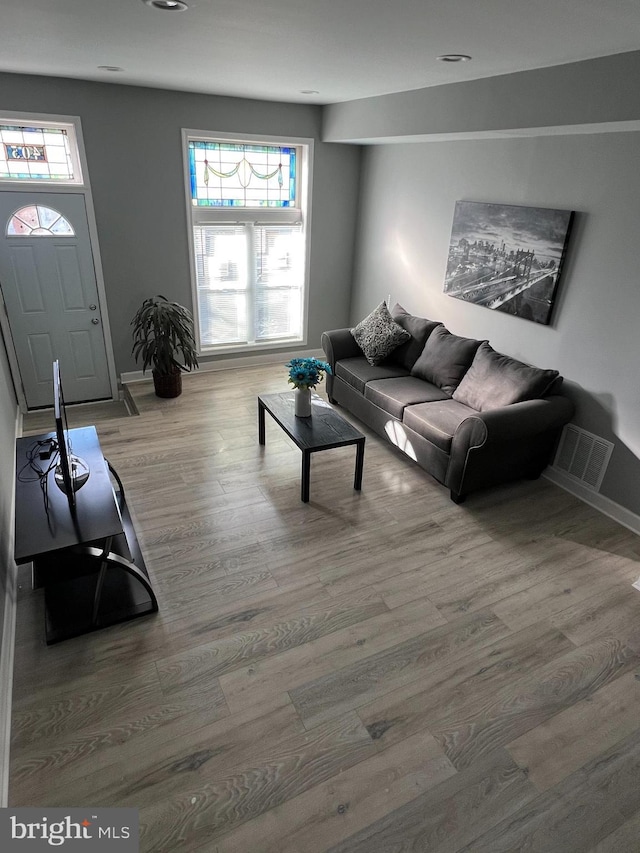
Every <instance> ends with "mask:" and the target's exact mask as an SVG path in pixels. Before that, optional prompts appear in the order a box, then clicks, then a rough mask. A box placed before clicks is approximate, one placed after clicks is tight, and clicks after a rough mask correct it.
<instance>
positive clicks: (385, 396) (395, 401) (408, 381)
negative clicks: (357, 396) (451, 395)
mask: <svg viewBox="0 0 640 853" xmlns="http://www.w3.org/2000/svg"><path fill="white" fill-rule="evenodd" d="M364 396H365V397H366V399H367V400H370V401H371V402H372V403H375V404H376V406H378V407H379V408H381V409H384V411H385V412H389V414H390V415H393V416H394V418H398V419H401V418H402V412H403V410H404V408H405V406H411V405H413V404H415V403H425V402H427V401H429V400H447V399H448V397H447V395H446V394H444V393H443V391H441V389H440V388H436V386H435V385H432V384H431V383H430V382H425V381H424V380H423V379H418V378H417V377H416V376H398V377H395V378H394V379H374V380H373V381H372V382H368V383H367V385H366V386H365V389H364Z"/></svg>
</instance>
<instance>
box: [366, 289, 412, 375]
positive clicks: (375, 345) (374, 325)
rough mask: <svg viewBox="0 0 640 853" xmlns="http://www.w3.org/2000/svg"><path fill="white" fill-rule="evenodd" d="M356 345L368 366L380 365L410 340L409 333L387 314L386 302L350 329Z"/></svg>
mask: <svg viewBox="0 0 640 853" xmlns="http://www.w3.org/2000/svg"><path fill="white" fill-rule="evenodd" d="M351 334H352V335H353V337H354V338H355V340H356V343H357V344H358V346H359V347H360V349H361V350H362V352H363V353H364V354H365V357H366V359H367V361H368V362H369V364H380V363H381V362H383V361H384V360H385V358H387V357H388V356H389V355H391V353H392V352H393V350H394V349H395V348H396V347H397V346H400V344H402V343H404V342H405V341H408V340H409V339H410V338H411V335H410V334H409V332H407V331H406V330H405V329H403V328H402V326H400V325H398V323H396V321H395V320H394V319H393V317H392V316H391V314H390V313H389V309H388V308H387V304H386V302H381V303H380V305H378V307H377V308H376V309H375V310H373V311H372V312H371V314H369V316H368V317H365V318H364V320H362V321H361V322H360V323H358V325H357V326H356V327H355V328H353V329H351Z"/></svg>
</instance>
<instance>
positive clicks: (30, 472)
mask: <svg viewBox="0 0 640 853" xmlns="http://www.w3.org/2000/svg"><path fill="white" fill-rule="evenodd" d="M43 451H44V453H45V454H46V453H48V454H49V458H48V459H46V456H45V458H44V459H43V458H42V456H41V455H40V453H41V452H43ZM25 455H26V457H27V461H26V462H25V463H24V465H23V466H22V468H21V469H20V470H19V471H18V474H17V479H18V480H19V481H20V482H21V483H33V482H36V481H38V482H39V483H40V489H41V491H42V499H43V501H44V511H45V513H46V514H47V519H48V520H50V519H49V474H50V473H51V471H54V470H55V468H56V466H57V464H58V458H59V456H60V454H59V452H58V443H57V441H56V440H55V438H45V439H44V440H38V441H34V442H33V444H32V445H31V447H29V449H28V450H27V452H26V454H25ZM43 461H46V462H47V463H48V464H47V466H46V468H42V467H41V465H40V462H43Z"/></svg>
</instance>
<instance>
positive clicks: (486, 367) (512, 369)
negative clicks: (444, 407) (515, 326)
mask: <svg viewBox="0 0 640 853" xmlns="http://www.w3.org/2000/svg"><path fill="white" fill-rule="evenodd" d="M558 376H559V373H558V371H557V370H541V369H540V368H538V367H530V366H529V365H528V364H524V362H522V361H517V360H516V359H515V358H510V357H509V356H508V355H502V353H499V352H496V351H495V350H494V349H493V348H492V347H491V346H489V344H488V343H487V342H486V341H485V342H483V343H482V344H480V346H479V347H478V351H477V353H476V355H475V358H474V359H473V363H472V365H471V367H470V368H469V370H468V371H467V373H466V374H465V376H464V379H463V380H462V381H461V382H460V384H459V385H458V387H457V388H456V390H455V392H454V394H453V399H454V400H458V402H459V403H465V404H466V405H467V406H471V408H472V409H476V410H477V411H479V412H484V411H486V410H487V409H497V408H499V407H500V406H508V405H510V404H511V403H521V402H522V401H523V400H537V399H538V398H539V397H544V395H545V394H546V393H548V391H549V390H550V389H551V386H552V385H554V384H555V382H556V380H557V379H558Z"/></svg>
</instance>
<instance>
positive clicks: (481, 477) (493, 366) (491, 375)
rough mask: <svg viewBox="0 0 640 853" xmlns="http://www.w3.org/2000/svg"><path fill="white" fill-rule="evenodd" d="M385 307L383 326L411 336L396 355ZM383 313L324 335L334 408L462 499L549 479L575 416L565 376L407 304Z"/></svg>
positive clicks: (403, 339) (399, 345) (403, 338)
mask: <svg viewBox="0 0 640 853" xmlns="http://www.w3.org/2000/svg"><path fill="white" fill-rule="evenodd" d="M381 310H382V312H383V313H382V321H383V322H382V326H383V327H385V328H386V326H388V325H389V323H392V324H393V326H394V327H395V328H394V333H395V334H396V338H397V337H398V334H399V332H398V327H400V328H401V329H403V330H404V334H403V335H402V336H401V337H400V343H397V342H395V341H394V342H393V343H392V344H391V351H390V352H389V353H388V354H385V353H386V350H385V346H384V345H383V347H382V349H380V348H379V347H378V349H377V350H376V341H375V340H374V339H375V337H376V335H377V334H378V332H379V331H380V329H379V326H380V316H381V315H380V312H381ZM376 312H378V313H377V314H376ZM376 312H372V314H371V315H369V317H368V318H365V320H364V321H363V322H362V323H361V324H359V325H358V326H356V327H355V329H354V330H350V329H337V330H334V331H329V332H324V333H323V335H322V347H323V349H324V352H325V354H326V360H327V361H328V363H329V364H330V365H331V370H332V375H329V374H328V375H327V393H328V396H329V400H330V401H331V402H332V403H335V404H338V405H340V406H343V407H344V408H345V409H348V410H349V411H350V412H352V413H353V414H354V415H355V416H356V417H357V418H358V419H359V420H361V421H363V422H364V423H365V424H367V425H368V426H369V427H370V428H371V429H373V430H374V431H375V432H376V433H378V434H379V435H380V436H382V437H383V438H386V439H387V440H388V441H390V442H391V443H392V444H393V445H395V446H396V447H397V448H398V449H399V450H401V451H402V452H403V453H405V454H406V455H407V456H409V457H410V458H411V459H413V460H414V461H415V462H417V463H418V464H419V465H420V466H421V467H422V468H424V469H425V470H426V471H427V472H428V473H429V474H431V475H432V476H433V477H435V479H436V480H438V481H439V482H440V483H442V484H443V485H444V486H446V487H447V488H448V489H450V492H451V498H452V500H454V501H455V502H456V503H460V502H461V501H462V500H463V499H464V498H465V497H466V495H467V494H469V493H470V492H472V491H476V490H477V489H482V488H486V487H488V486H493V485H496V484H499V483H503V482H506V481H509V480H514V479H520V478H535V477H538V476H539V475H540V474H541V473H542V471H543V469H544V468H545V467H546V465H547V464H548V463H549V460H550V458H551V454H552V453H553V450H554V447H555V444H556V441H557V439H558V436H559V433H560V431H561V429H562V427H563V425H564V424H565V423H567V422H568V421H569V420H570V419H571V416H572V414H573V404H572V403H571V401H570V400H569V399H568V398H567V397H565V396H563V395H562V394H561V385H562V377H561V376H559V375H558V372H557V371H555V370H541V369H539V368H534V367H531V366H530V365H526V364H524V363H523V362H520V361H517V360H515V359H512V358H510V357H508V356H505V355H502V354H501V353H497V352H495V351H494V350H493V349H492V348H491V347H490V346H489V344H488V342H487V341H477V340H474V339H472V338H461V337H458V336H455V335H451V333H450V332H448V330H447V329H445V327H444V326H443V325H442V324H440V323H438V322H437V321H432V320H427V319H425V318H421V317H416V316H413V315H410V314H409V313H408V312H406V311H405V310H404V309H403V308H402V307H401V306H399V305H396V306H395V307H394V308H393V309H392V311H391V312H389V311H388V310H387V308H386V305H385V304H384V303H382V305H380V306H378V308H377V309H376ZM385 312H386V313H385ZM374 315H376V316H375V317H374ZM372 317H373V318H374V322H373V326H372V323H371V318H372ZM363 329H364V331H363ZM372 329H373V334H372ZM354 335H355V337H354ZM356 339H358V340H356ZM358 341H359V342H360V343H358ZM372 341H373V348H372V346H371V344H372ZM361 345H362V347H364V349H363V348H361ZM387 349H388V347H387Z"/></svg>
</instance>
